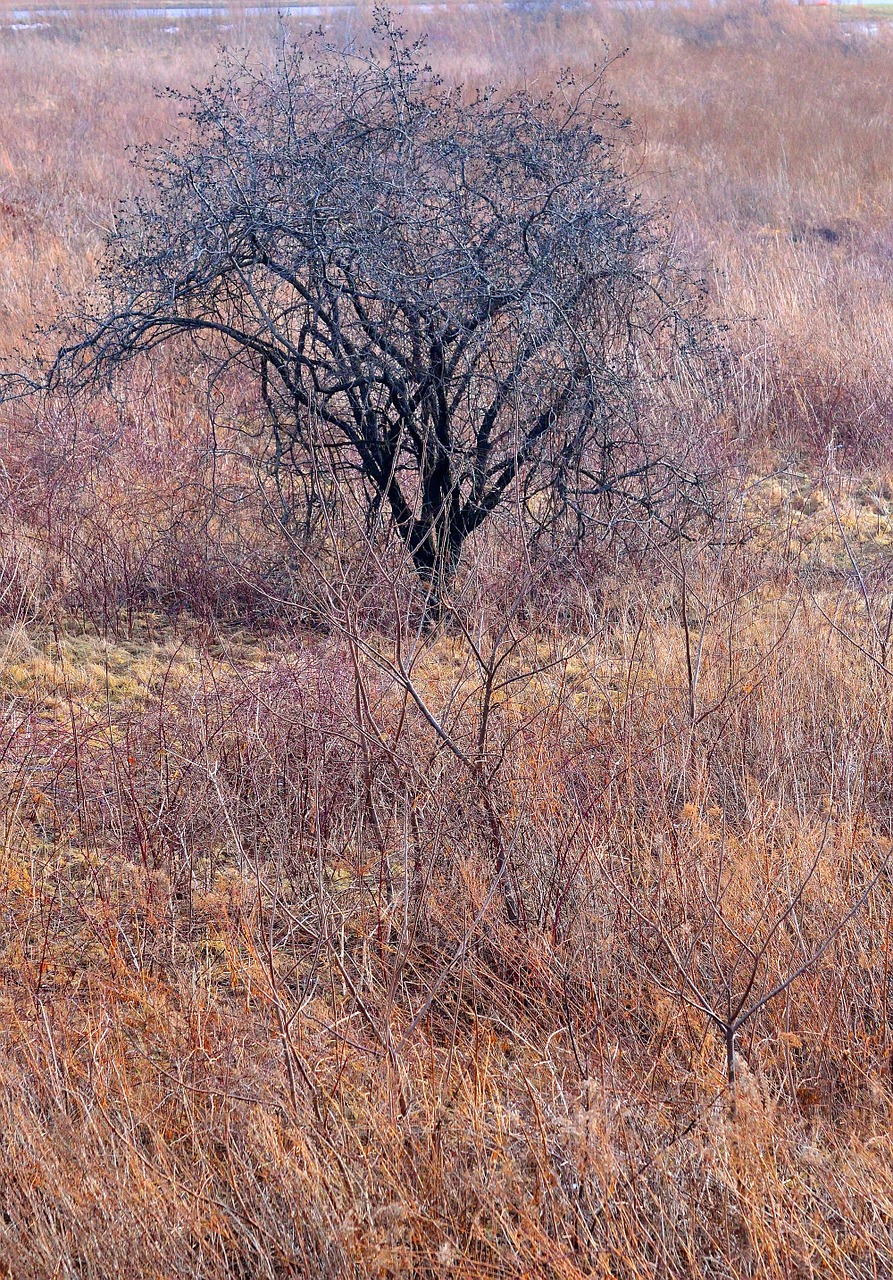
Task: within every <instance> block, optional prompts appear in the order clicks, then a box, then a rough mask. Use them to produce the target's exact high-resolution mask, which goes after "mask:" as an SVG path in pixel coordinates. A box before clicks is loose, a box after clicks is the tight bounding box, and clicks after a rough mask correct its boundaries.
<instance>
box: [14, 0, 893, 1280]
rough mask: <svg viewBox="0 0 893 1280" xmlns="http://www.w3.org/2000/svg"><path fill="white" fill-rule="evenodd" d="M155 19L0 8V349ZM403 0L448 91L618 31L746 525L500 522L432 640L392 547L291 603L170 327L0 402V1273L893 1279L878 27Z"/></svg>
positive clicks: (206, 52)
mask: <svg viewBox="0 0 893 1280" xmlns="http://www.w3.org/2000/svg"><path fill="white" fill-rule="evenodd" d="M356 21H358V19H356ZM424 21H425V22H428V23H431V24H432V25H434V24H435V18H434V17H433V16H427V17H426V18H425V19H424ZM239 22H240V25H239V27H238V31H237V35H238V38H239V39H240V40H242V41H243V42H249V41H252V42H254V43H255V45H256V46H258V47H265V48H269V41H270V39H271V27H270V24H269V23H268V22H266V21H265V20H264V21H260V20H258V21H253V20H251V19H248V18H242V19H240V20H239ZM180 26H181V29H180V31H179V32H178V33H176V34H170V33H165V32H164V31H163V30H162V29H161V24H153V23H150V22H147V23H144V24H136V23H134V24H132V25H128V24H127V23H124V22H121V21H113V20H110V19H109V18H108V17H105V18H103V17H101V16H100V17H97V18H95V19H90V20H89V21H88V19H87V18H86V17H85V18H83V19H82V20H81V21H80V22H79V23H78V24H76V25H74V26H71V27H70V28H63V29H60V30H54V31H50V32H48V33H47V32H32V33H29V32H3V33H2V34H0V316H2V325H0V343H2V346H3V348H4V350H5V351H10V350H12V349H13V348H14V347H15V346H16V344H18V343H19V342H20V341H21V340H22V335H23V334H25V333H26V332H27V331H28V329H29V327H30V326H31V325H32V324H33V322H34V321H35V320H39V319H40V318H42V317H43V316H44V315H45V314H47V312H48V311H49V310H51V309H52V308H53V307H54V306H55V305H56V303H55V301H54V298H55V294H56V291H57V289H58V288H61V289H62V290H63V291H64V290H67V289H72V288H77V287H80V286H81V285H82V284H83V282H84V281H88V280H89V279H90V277H91V272H92V270H93V267H94V264H95V260H96V254H97V251H98V247H99V245H100V243H101V231H102V227H103V225H106V224H107V223H108V220H109V218H110V217H111V216H112V212H111V211H112V210H113V208H114V202H115V200H116V199H117V197H118V196H120V195H121V194H123V193H126V192H127V191H129V190H130V188H131V186H132V181H133V179H132V177H131V171H130V169H129V168H128V166H127V163H126V156H125V153H124V148H125V145H126V144H129V143H135V142H137V141H142V140H145V139H147V138H153V137H159V136H161V135H162V134H163V133H164V132H165V131H166V130H168V129H170V128H171V127H172V123H173V111H172V107H171V104H170V103H169V102H166V101H164V100H161V101H159V100H157V99H154V98H153V97H152V94H151V87H152V86H153V85H155V84H159V83H165V82H170V83H175V84H180V85H185V84H188V83H189V82H190V81H197V80H202V79H204V78H205V77H206V75H207V74H208V71H209V69H210V66H211V64H212V61H213V42H212V41H210V40H209V39H208V36H207V31H206V30H204V29H199V28H195V29H191V28H190V27H189V26H188V25H187V24H185V23H181V24H180ZM436 28H437V29H436V31H435V33H434V36H433V38H432V59H433V60H434V61H436V62H437V64H438V65H439V66H441V67H442V68H443V70H444V73H445V74H447V75H449V76H452V77H456V78H460V77H461V78H463V79H465V80H466V81H472V82H474V81H482V80H487V79H490V78H494V77H506V76H509V77H515V76H520V77H524V78H526V79H528V80H534V79H541V80H543V81H548V79H549V78H550V77H553V76H554V73H555V70H556V69H557V68H558V67H559V66H561V65H562V64H568V63H569V64H573V65H575V66H577V67H580V66H582V65H584V63H585V62H586V61H587V60H589V61H591V60H592V59H593V58H594V57H596V56H598V51H599V48H600V41H601V40H602V37H604V38H606V39H607V40H608V41H609V43H610V45H611V47H612V48H613V49H618V48H619V47H621V46H625V45H629V47H630V53H629V54H628V56H627V57H626V58H625V59H623V60H622V61H621V62H619V63H618V64H616V65H615V66H614V68H613V70H612V73H611V74H612V78H613V82H614V83H615V85H616V86H617V91H618V95H619V97H620V99H621V101H622V104H623V106H624V109H628V110H629V111H630V113H631V114H632V115H633V116H634V118H635V119H636V121H637V122H638V123H639V125H640V126H641V128H642V130H643V134H644V140H643V147H644V152H643V158H642V160H641V182H642V185H643V188H644V189H645V190H646V192H648V193H649V195H651V196H652V197H653V196H654V195H655V194H658V195H660V196H662V197H663V198H665V199H666V200H667V201H668V203H669V205H670V207H671V210H672V215H673V218H674V221H675V225H676V227H677V234H678V237H679V239H680V242H681V243H682V244H683V245H684V247H685V248H686V251H687V252H688V253H689V254H690V255H693V256H694V257H695V258H696V260H698V261H699V262H701V263H703V265H704V267H705V270H708V271H709V283H710V288H711V291H712V297H713V305H714V306H715V307H716V309H717V311H718V313H720V314H722V315H724V316H726V317H729V318H731V320H732V322H733V323H732V326H731V339H732V341H733V343H734V344H735V347H736V350H737V353H738V361H739V366H740V370H741V376H740V379H739V381H738V384H737V392H736V400H735V403H734V406H733V410H732V411H730V414H729V422H728V423H727V424H724V426H725V433H726V436H727V437H728V439H729V449H730V457H731V459H732V461H733V463H734V465H733V466H731V467H730V475H731V476H732V479H730V482H729V486H728V495H727V501H728V512H729V515H728V529H729V536H728V537H727V538H726V539H725V540H724V541H723V540H720V544H719V545H704V546H684V547H681V548H680V547H675V548H669V549H667V548H664V549H663V550H662V551H660V552H659V553H658V552H655V553H654V554H653V556H652V557H651V558H650V562H649V563H648V564H647V565H645V566H643V565H639V566H637V567H636V568H634V569H633V568H631V566H630V565H629V564H625V563H623V562H622V561H620V562H617V563H615V564H613V565H607V564H605V563H604V561H602V562H601V563H600V565H599V572H598V575H595V574H594V572H590V571H589V570H587V569H586V568H585V567H581V568H579V569H578V570H577V571H576V572H568V569H567V566H564V567H563V568H562V567H561V566H553V569H552V571H551V573H550V574H549V575H546V574H545V573H541V574H540V575H539V576H538V577H537V578H536V580H535V581H531V580H528V579H526V578H525V573H524V571H523V570H522V568H520V567H519V566H520V564H521V562H520V561H519V560H514V559H512V557H513V555H514V554H515V553H514V552H513V551H512V550H511V548H508V549H506V548H505V547H503V548H501V549H498V548H496V547H495V544H492V545H490V544H488V545H487V546H484V547H482V548H480V557H479V564H478V567H477V572H476V573H475V574H473V575H472V574H470V575H469V582H468V587H467V592H468V594H467V598H466V599H465V600H464V603H463V610H464V613H463V616H464V617H466V618H467V619H470V620H473V627H472V626H471V623H469V627H470V629H469V631H468V632H463V631H462V629H461V627H458V628H455V629H453V630H452V631H448V632H446V633H444V634H441V635H439V636H438V637H437V638H436V639H435V640H433V641H431V642H430V643H427V644H424V645H421V646H418V647H417V648H415V649H412V648H411V643H412V639H411V635H410V633H409V631H408V629H407V627H406V623H405V619H404V620H403V621H401V619H400V618H399V617H392V618H388V616H387V614H388V608H389V607H390V606H389V605H388V604H387V601H388V600H390V599H391V598H393V599H394V600H395V601H397V603H398V604H399V584H396V585H395V586H394V589H393V597H392V596H391V594H390V586H389V582H388V579H387V574H386V573H384V571H383V570H382V569H381V568H378V569H376V570H375V572H374V573H371V574H370V575H367V577H368V578H369V580H371V586H370V587H369V588H368V590H369V593H370V597H369V599H365V598H362V596H361V590H362V588H363V586H364V583H361V584H360V586H359V587H356V584H353V585H352V586H351V589H350V590H348V589H347V587H348V585H350V584H348V583H346V581H345V580H342V581H341V582H340V584H339V580H338V578H337V575H336V574H335V575H334V576H333V578H332V583H334V587H335V588H337V589H336V590H335V591H334V595H332V594H330V595H329V598H328V604H327V606H326V608H327V619H326V622H327V625H326V627H325V628H324V629H323V628H320V627H316V628H312V627H307V626H300V625H297V624H296V623H295V620H294V613H293V612H291V613H290V612H289V611H288V610H285V609H283V608H282V607H281V600H282V597H283V595H284V594H285V592H286V588H287V589H288V591H289V592H292V591H293V588H294V584H293V583H291V582H286V580H285V578H284V576H283V575H284V572H285V571H284V570H283V568H282V566H281V562H280V560H279V558H278V550H277V547H276V545H275V543H274V541H273V540H272V539H271V538H267V536H266V535H265V534H264V533H263V532H262V531H259V529H258V525H257V522H256V520H255V518H254V517H255V516H256V514H257V513H256V510H255V509H254V508H253V507H252V506H251V500H250V497H249V498H245V497H244V495H243V497H242V498H241V499H240V500H239V501H236V500H235V499H234V498H232V493H233V492H234V491H235V488H236V487H237V486H238V484H239V483H240V478H239V475H238V474H237V473H235V472H234V473H232V474H230V473H228V472H226V470H225V469H224V471H223V473H220V472H218V473H217V475H216V476H215V479H216V481H217V482H218V488H217V489H216V490H215V491H213V492H212V491H211V490H210V485H209V479H210V476H209V471H208V457H207V452H206V450H205V447H204V445H205V441H204V437H203V430H204V429H203V418H202V404H201V394H200V390H199V387H198V385H197V384H196V386H193V385H192V382H191V381H190V377H189V376H187V375H186V374H185V373H184V371H182V370H179V369H178V368H177V367H176V363H175V362H173V361H171V362H169V363H167V364H164V365H160V366H159V367H158V368H156V369H155V370H153V372H152V375H151V376H149V375H147V373H146V371H145V370H144V371H137V372H136V373H135V375H134V380H133V383H132V386H131V388H130V394H129V396H128V399H127V403H126V404H125V406H124V408H123V409H120V410H119V409H116V408H115V406H114V405H111V404H110V403H108V402H105V401H102V400H97V401H96V402H95V403H94V404H92V405H87V406H85V405H83V404H81V405H78V406H70V405H60V404H55V405H48V406H44V408H43V409H42V410H41V412H40V413H39V414H37V415H35V414H33V413H31V412H30V411H28V412H27V413H26V412H25V410H23V409H21V408H17V409H15V411H8V412H7V413H6V416H5V418H4V420H3V436H2V440H0V478H2V485H3V489H2V507H0V527H2V543H0V615H2V630H0V837H2V840H0V913H2V914H0V919H2V926H0V1007H2V1021H0V1028H2V1032H0V1080H2V1086H3V1087H2V1094H0V1128H2V1135H3V1144H2V1148H0V1273H2V1274H8V1275H10V1276H13V1277H16V1278H18V1277H31V1276H33V1277H44V1276H46V1277H49V1276H71V1277H81V1276H91V1277H93V1276H96V1277H107V1276H108V1277H111V1276H127V1277H131V1276H134V1277H136V1276H139V1277H143V1276H145V1277H150V1276H152V1277H157V1276H164V1277H180V1276H201V1277H236V1276H242V1277H248V1276H250V1277H262V1276H270V1277H272V1276H301V1277H304V1276H306V1277H324V1276H339V1277H340V1276H352V1275H355V1276H358V1277H361V1276H382V1277H384V1276H394V1277H397V1276H400V1277H402V1276H413V1277H416V1276H417V1277H439V1276H443V1277H447V1276H449V1277H453V1276H457V1277H467V1278H468V1280H471V1278H472V1277H474V1278H476V1280H477V1278H480V1280H484V1277H487V1278H488V1280H489V1278H495V1277H516V1278H517V1280H520V1278H521V1277H528V1278H530V1277H543V1278H544V1280H545V1277H553V1276H555V1277H567V1278H568V1280H570V1277H582V1276H605V1277H608V1276H616V1277H630V1278H631V1280H632V1278H639V1277H642V1278H644V1277H670V1276H672V1277H689V1276H698V1277H705V1278H706V1277H711V1278H713V1277H719V1276H722V1277H745V1276H746V1277H766V1278H767V1280H768V1278H769V1277H772V1278H775V1277H778V1278H779V1280H780V1278H781V1277H784V1278H785V1280H789V1278H792V1277H798V1278H799V1277H807V1276H848V1277H868V1276H873V1277H884V1276H887V1275H890V1274H893V1231H891V1222H893V1144H891V1138H890V1122H891V1101H893V1094H891V1090H893V1082H891V1061H893V1059H891V1054H893V1033H891V1030H890V1002H891V1000H893V994H891V992H890V989H889V988H890V983H891V963H890V962H891V958H893V951H891V919H893V915H891V912H893V880H891V875H893V865H891V863H890V853H891V841H893V801H891V790H890V778H891V769H893V736H891V724H893V685H891V665H893V655H891V653H890V641H891V636H890V624H889V619H890V616H891V613H890V610H891V594H890V587H889V577H888V571H889V563H890V547H891V545H893V482H891V474H890V470H889V464H888V463H887V461H886V458H887V451H888V449H889V446H890V442H891V431H890V407H889V394H890V393H889V390H888V388H889V387H890V386H891V385H893V350H891V333H893V328H891V322H890V320H891V317H890V301H889V297H888V294H889V288H888V284H889V271H890V261H891V259H890V254H891V250H893V238H891V236H893V232H891V221H890V213H889V210H890V208H891V186H893V182H891V175H893V138H891V136H890V135H891V131H893V102H891V98H893V87H891V86H893V43H891V41H890V40H889V38H888V37H887V35H886V34H885V32H884V30H883V29H882V30H881V31H879V32H878V33H877V34H875V35H873V36H871V37H867V36H864V35H860V34H859V33H858V32H857V31H854V30H850V29H848V28H847V27H846V26H845V25H842V24H841V23H840V22H839V21H837V20H836V19H835V18H834V16H833V15H831V14H829V13H826V12H821V11H814V10H797V11H794V10H790V11H788V10H769V11H768V13H767V14H765V15H761V14H760V13H759V12H758V11H757V10H756V9H753V8H750V7H748V8H746V9H744V8H742V9H735V8H733V9H710V10H700V9H686V10H684V11H676V10H674V9H666V10H659V11H657V12H652V13H649V12H641V13H640V12H638V11H636V10H632V9H630V10H629V11H620V12H613V11H605V12H601V11H594V12H593V11H588V10H587V11H584V12H581V13H574V14H567V15H563V16H561V15H559V16H553V17H547V18H543V19H542V20H534V19H522V18H518V17H513V16H511V15H510V14H506V13H503V12H501V11H499V12H497V11H493V12H490V11H484V12H479V13H478V14H477V16H475V17H471V16H469V15H467V14H461V13H459V12H455V13H448V14H447V13H445V14H443V15H438V16H437V18H436ZM792 68H795V69H796V75H794V74H792ZM227 495H229V497H228V496H227ZM230 499H231V500H230ZM733 534H734V535H735V536H732V535H733ZM739 534H741V535H744V536H741V537H739V536H738V535H739ZM334 568H337V566H335V567H334ZM519 579H520V580H521V582H522V587H523V590H524V602H523V609H522V608H521V607H520V604H521V602H520V601H519V600H518V599H517V597H516V593H517V585H516V584H517V581H518V580H519ZM330 585H331V584H330ZM301 590H302V591H304V592H305V596H306V599H303V603H302V608H305V609H306V610H307V611H308V614H307V615H305V616H309V614H310V613H312V611H313V609H315V608H317V609H318V608H319V607H320V606H319V602H320V600H321V598H322V597H321V594H320V592H319V590H318V587H317V586H315V585H314V584H313V583H306V582H305V583H303V584H301ZM383 601H384V602H385V603H382V602H383ZM513 609H515V610H516V612H515V613H514V615H513V614H512V610H513ZM512 617H514V619H515V620H514V622H511V624H510V625H508V626H507V619H509V620H510V619H511V618H512ZM360 618H365V619H366V622H365V623H364V624H362V625H361V624H360V622H358V619H360ZM370 618H372V619H375V620H376V621H375V624H374V625H373V624H371V623H370V622H369V619H370ZM401 626H402V627H403V631H402V638H403V642H404V648H403V650H402V657H403V660H404V664H405V662H406V661H409V662H410V664H411V666H410V668H407V667H406V666H405V665H404V666H403V668H401V666H400V664H399V662H397V660H396V651H395V648H394V642H393V636H394V634H395V629H397V628H399V627H401ZM472 641H474V644H472ZM407 646H410V647H407ZM488 646H492V650H493V654H494V658H493V661H494V662H497V661H498V662H500V663H501V665H500V667H499V679H498V680H497V681H496V686H495V694H494V696H493V698H492V699H491V700H489V701H488V694H487V688H488V681H487V676H488V667H487V661H488V660H487V657H486V655H487V653H488V652H489V648H488ZM476 650H477V652H478V653H479V654H480V655H481V657H480V659H479V658H478V657H476V656H475V651H476ZM407 654H409V655H410V656H409V658H407ZM500 681H508V682H507V683H504V684H502V685H501V686H500ZM410 682H411V687H410ZM503 867H504V870H500V868H503ZM512 909H514V910H515V911H517V914H518V916H519V919H518V922H517V924H510V923H509V921H508V915H509V914H510V913H511V910H512ZM751 972H752V973H753V983H752V986H751V994H750V998H749V1003H750V1004H755V1003H758V1002H759V1001H760V1000H761V999H762V998H763V997H764V996H769V995H771V993H772V992H773V990H775V989H776V988H778V987H782V988H783V989H781V990H778V991H777V993H776V994H775V995H774V996H772V998H771V999H769V1000H767V1001H766V1003H764V1004H762V1005H761V1006H760V1007H759V1008H757V1009H756V1010H755V1012H754V1013H753V1015H752V1016H751V1017H749V1018H747V1019H746V1020H745V1021H744V1022H743V1023H742V1025H741V1026H740V1027H739V1028H738V1030H737V1033H736V1037H735V1046H734V1047H735V1051H736V1054H737V1059H736V1064H735V1080H734V1087H730V1082H729V1078H728V1072H727V1064H726V1051H725V1045H724V1042H723V1035H722V1026H721V1024H722V1020H723V1018H724V1017H726V1007H727V1003H728V1000H729V998H730V996H731V997H732V998H734V996H735V994H736V993H740V992H741V991H742V990H743V988H744V987H745V986H746V984H747V980H748V976H749V975H750V973H751ZM791 975H797V976H796V978H795V979H794V980H793V981H791V982H790V983H787V980H788V978H790V977H791Z"/></svg>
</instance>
